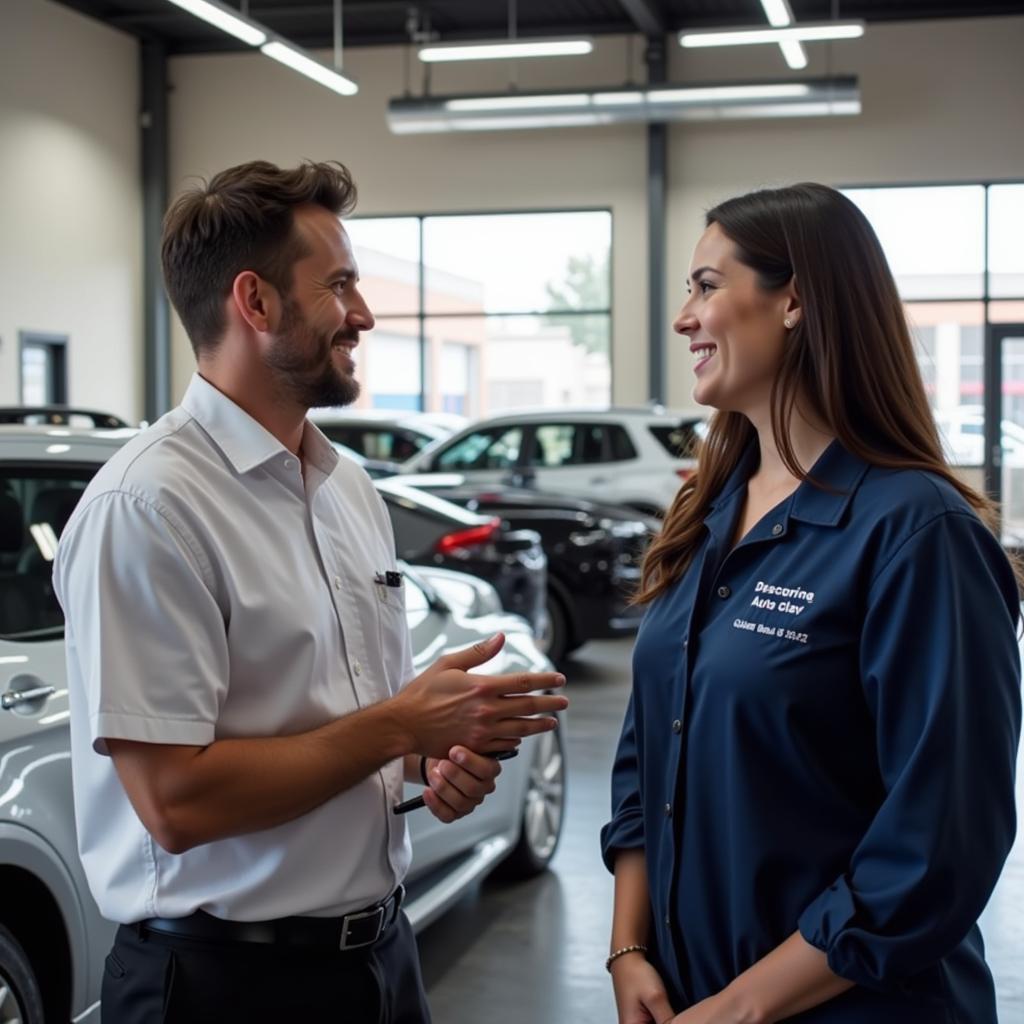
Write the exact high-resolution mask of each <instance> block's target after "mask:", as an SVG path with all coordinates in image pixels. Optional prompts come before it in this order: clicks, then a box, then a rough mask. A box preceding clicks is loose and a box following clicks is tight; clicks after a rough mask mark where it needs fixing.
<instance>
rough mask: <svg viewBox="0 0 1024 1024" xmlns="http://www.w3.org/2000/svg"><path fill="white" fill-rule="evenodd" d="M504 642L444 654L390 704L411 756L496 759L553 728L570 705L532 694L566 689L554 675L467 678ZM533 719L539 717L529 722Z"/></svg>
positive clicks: (496, 640) (497, 638)
mask: <svg viewBox="0 0 1024 1024" xmlns="http://www.w3.org/2000/svg"><path fill="white" fill-rule="evenodd" d="M504 642H505V638H504V636H502V634H500V633H499V634H497V635H496V636H493V637H491V638H490V639H489V640H484V641H482V642H481V643H477V644H473V646H472V647H468V648H466V650H464V651H458V652H456V653H455V654H447V655H445V656H444V657H443V658H441V659H439V660H438V661H436V662H434V664H433V665H431V666H430V668H428V669H427V670H426V671H425V672H423V673H421V674H420V675H418V676H417V677H416V678H415V679H414V680H413V681H412V682H411V683H409V684H408V686H406V687H405V689H403V690H402V691H401V692H400V693H399V694H398V695H397V696H395V697H393V698H392V699H391V701H390V702H389V703H390V706H391V707H392V709H393V711H394V712H396V715H395V718H396V721H397V722H398V723H399V724H400V726H401V728H402V729H403V730H404V732H405V734H406V744H405V746H406V749H407V750H408V751H409V752H410V753H412V752H416V753H422V754H426V755H427V756H430V757H435V758H440V759H444V758H447V757H448V753H449V751H450V750H451V749H452V748H453V747H456V746H464V747H466V748H468V749H469V750H473V751H476V753H478V754H496V753H498V752H499V751H502V750H514V749H515V748H516V747H518V746H519V743H520V741H521V740H522V739H523V737H524V736H536V735H537V734H538V733H542V732H549V731H550V730H551V729H554V728H556V727H557V725H558V723H557V721H556V720H555V719H554V718H551V717H550V715H551V713H552V712H554V711H562V710H563V709H564V708H566V707H568V705H569V702H568V701H567V700H566V699H565V697H556V696H551V695H548V694H534V693H532V691H534V690H548V689H554V688H556V687H559V686H564V685H565V676H563V675H560V674H559V673H557V672H518V673H514V674H512V675H502V676H485V675H476V674H471V673H470V671H469V670H470V669H471V668H476V667H477V666H479V665H483V664H484V663H485V662H488V661H490V660H491V658H493V657H494V656H495V655H496V654H497V653H498V651H500V650H501V648H502V645H503V644H504ZM535 715H540V716H542V717H539V718H535V717H532V716H535ZM478 802H479V801H478Z"/></svg>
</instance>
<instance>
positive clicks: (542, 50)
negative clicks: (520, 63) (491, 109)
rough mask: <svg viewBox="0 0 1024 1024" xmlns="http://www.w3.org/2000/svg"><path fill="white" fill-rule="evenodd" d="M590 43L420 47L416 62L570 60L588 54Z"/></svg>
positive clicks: (518, 41)
mask: <svg viewBox="0 0 1024 1024" xmlns="http://www.w3.org/2000/svg"><path fill="white" fill-rule="evenodd" d="M593 49H594V44H593V42H592V41H591V40H590V39H509V40H506V41H504V42H500V43H451V44H445V45H443V46H424V47H422V48H421V49H420V51H419V58H420V60H422V61H423V62H424V63H427V64H438V63H441V62H443V61H457V60H505V59H508V58H519V57H574V56H578V55H580V54H585V53H590V52H591V51H592V50H593Z"/></svg>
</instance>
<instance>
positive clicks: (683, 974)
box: [601, 442, 1021, 1024]
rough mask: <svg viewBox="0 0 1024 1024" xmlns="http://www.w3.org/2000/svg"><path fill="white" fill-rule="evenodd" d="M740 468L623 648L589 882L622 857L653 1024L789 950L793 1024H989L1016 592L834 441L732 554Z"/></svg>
mask: <svg viewBox="0 0 1024 1024" xmlns="http://www.w3.org/2000/svg"><path fill="white" fill-rule="evenodd" d="M758 457H759V456H758V450H757V446H756V444H754V445H752V446H751V447H750V448H749V449H748V450H747V452H746V453H745V455H744V457H743V459H742V460H741V463H740V465H739V466H738V467H737V469H736V471H735V472H734V473H733V474H732V476H731V478H730V480H729V482H728V483H727V484H726V486H725V487H724V488H723V490H722V492H721V494H720V496H719V497H718V498H717V499H716V501H715V502H714V504H713V506H712V508H711V510H710V512H709V514H708V515H707V517H706V519H705V527H706V535H705V537H704V540H703V542H702V544H701V546H700V548H699V549H698V551H697V553H696V555H695V557H694V559H693V561H692V563H691V565H690V567H689V569H688V570H687V571H686V573H685V574H684V575H683V577H682V578H681V579H680V580H679V582H678V583H677V584H675V586H674V587H673V588H672V589H671V590H670V591H668V592H667V593H666V594H664V595H662V596H661V597H660V598H658V599H657V600H655V601H653V602H652V603H651V605H650V607H649V608H648V610H647V614H646V616H645V617H644V620H643V623H642V625H641V628H640V632H639V634H638V636H637V641H636V648H635V652H634V657H633V673H634V681H633V693H632V697H631V700H630V704H629V708H628V710H627V713H626V719H625V723H624V725H623V730H622V737H621V739H620V742H619V748H618V753H617V755H616V761H615V767H614V773H613V779H612V813H613V817H612V820H611V822H609V824H608V825H606V826H605V828H604V830H603V831H602V835H601V840H602V851H603V854H604V858H605V863H606V864H607V865H608V867H609V868H610V869H613V867H614V859H615V854H616V851H618V850H621V849H635V848H643V849H644V851H645V854H646V860H647V872H648V879H649V885H650V897H651V909H652V935H651V938H650V942H651V944H652V950H651V954H650V955H651V958H652V961H653V962H654V964H655V966H656V967H657V968H658V969H659V971H660V972H661V974H662V977H663V979H664V980H665V983H666V985H667V987H668V991H669V996H670V999H671V1000H672V1002H673V1006H674V1007H675V1009H676V1010H677V1011H680V1010H682V1009H685V1008H686V1007H687V1006H689V1005H691V1004H692V1003H695V1002H698V1001H700V1000H701V999H704V998H706V997H708V996H711V995H713V994H715V993H716V992H719V991H721V990H722V989H723V988H725V987H726V986H727V985H728V984H729V983H730V982H731V981H732V980H733V979H734V978H735V977H736V976H737V975H738V974H740V973H742V972H743V971H745V970H746V969H747V968H748V967H750V966H751V965H752V964H753V963H755V962H756V961H757V960H759V959H760V958H762V957H763V956H765V955H766V954H767V953H768V952H770V951H771V950H772V949H774V948H775V947H776V946H778V945H779V944H780V943H781V942H783V941H784V940H785V939H786V938H788V937H789V936H790V935H792V933H793V932H794V931H796V930H799V931H800V933H801V934H802V935H803V937H804V938H805V939H806V940H807V941H808V942H809V943H811V944H812V945H814V946H816V947H818V948H819V949H821V950H823V951H824V952H825V953H826V954H827V957H828V964H829V967H830V968H831V969H832V970H833V971H834V972H835V973H836V974H838V975H840V976H842V977H844V978H847V979H849V980H850V981H853V982H855V983H856V986H857V987H855V988H853V989H851V990H850V991H848V992H846V993H844V994H843V995H841V996H839V997H837V998H836V999H833V1000H830V1001H829V1002H826V1003H823V1004H821V1005H820V1006H818V1007H816V1008H814V1009H812V1010H809V1011H807V1012H805V1013H803V1014H800V1015H799V1016H797V1017H793V1018H791V1019H792V1020H794V1021H800V1022H801V1024H812V1022H813V1024H864V1022H866V1021H871V1022H872V1024H890V1022H891V1024H897V1022H898V1024H925V1022H927V1024H937V1022H950V1024H951V1022H964V1024H968V1022H969V1024H995V1021H996V1009H995V998H994V993H993V986H992V979H991V975H990V974H989V971H988V968H987V966H986V965H985V962H984V958H983V953H982V945H981V936H980V934H979V932H978V927H977V923H976V922H977V919H978V916H979V915H980V914H981V911H982V910H983V909H984V906H985V903H986V901H987V900H988V897H989V895H990V894H991V892H992V889H993V887H994V886H995V883H996V880H997V878H998V875H999V872H1000V869H1001V867H1002V865H1003V862H1004V860H1005V858H1006V856H1007V854H1008V852H1009V850H1010V846H1011V844H1012V841H1013V836H1014V831H1015V811H1014V791H1013V774H1014V763H1015V756H1016V748H1017V743H1018V740H1019V734H1020V715H1021V704H1020V665H1019V658H1018V651H1017V642H1016V635H1015V628H1016V623H1017V618H1018V612H1019V603H1018V595H1017V586H1016V583H1015V580H1014V576H1013V572H1012V570H1011V567H1010V565H1009V563H1008V561H1007V559H1006V557H1005V555H1004V554H1003V552H1002V550H1001V548H1000V546H999V543H998V542H997V540H996V539H995V538H994V537H993V535H992V534H991V532H990V531H989V530H988V529H987V528H986V527H985V525H984V524H983V523H982V522H981V521H980V520H979V519H978V517H977V516H976V515H975V514H974V512H973V511H972V510H971V508H970V506H969V505H968V504H967V502H966V501H964V499H963V498H962V497H961V495H960V494H959V493H958V492H957V491H956V489H955V488H953V487H951V486H950V485H949V484H948V483H946V482H945V481H943V480H942V479H941V478H939V477H936V476H933V475H930V474H927V473H923V472H917V471H900V470H886V469H881V468H878V467H874V466H869V465H868V464H866V463H865V462H863V461H862V460H860V459H858V458H855V457H854V456H853V455H852V454H850V453H849V452H847V451H846V449H844V448H843V447H842V446H841V445H840V444H839V443H838V442H833V443H832V444H831V445H830V446H829V448H828V449H827V450H826V451H825V453H824V454H823V455H822V457H821V458H820V459H819V460H818V462H817V463H816V464H815V466H814V467H813V470H812V474H813V476H814V478H815V480H817V481H818V482H819V483H821V484H824V485H825V487H826V488H828V489H821V488H818V487H815V486H814V485H813V484H812V483H810V482H808V481H805V482H804V483H802V484H801V485H800V486H799V487H798V488H797V490H796V491H795V492H794V493H793V494H792V495H791V496H790V497H789V498H787V499H786V500H785V501H783V502H782V503H781V504H779V505H778V506H776V508H774V509H773V510H772V511H771V512H769V513H768V515H766V516H765V517H764V518H763V519H762V520H761V521H760V522H759V523H758V524H757V525H756V526H755V527H754V528H753V529H752V530H751V531H750V532H749V533H748V534H747V535H746V536H745V537H744V538H743V540H742V541H741V542H740V543H739V544H738V545H737V546H736V547H735V548H734V549H733V550H731V551H730V545H731V542H732V538H733V537H734V535H735V531H736V528H737V524H738V521H739V515H740V512H741V510H742V507H743V503H744V499H745V496H746V481H747V479H748V478H749V476H750V475H751V473H752V472H753V471H754V469H755V468H756V466H757V462H758Z"/></svg>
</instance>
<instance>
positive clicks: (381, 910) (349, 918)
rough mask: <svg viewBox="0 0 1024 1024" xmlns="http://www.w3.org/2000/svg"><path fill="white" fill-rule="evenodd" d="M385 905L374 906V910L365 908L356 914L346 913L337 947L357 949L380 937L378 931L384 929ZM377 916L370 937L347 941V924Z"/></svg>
mask: <svg viewBox="0 0 1024 1024" xmlns="http://www.w3.org/2000/svg"><path fill="white" fill-rule="evenodd" d="M386 912H387V911H386V908H385V907H376V908H375V909H374V910H365V911H363V912H362V913H357V914H346V915H345V919H344V921H343V923H342V925H341V941H340V942H339V943H338V948H339V949H359V948H360V947H361V946H369V945H371V944H372V943H374V942H376V941H377V940H378V939H379V938H380V933H381V932H382V931H383V930H384V921H385V914H386ZM370 917H375V918H377V931H376V933H375V934H374V936H373V938H372V939H365V940H364V941H362V942H353V943H351V944H350V943H349V941H348V930H349V926H350V925H351V924H353V923H354V922H356V921H365V920H366V919H367V918H370Z"/></svg>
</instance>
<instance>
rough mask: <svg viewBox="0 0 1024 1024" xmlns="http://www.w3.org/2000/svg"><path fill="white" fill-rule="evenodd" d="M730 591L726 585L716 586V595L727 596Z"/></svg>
mask: <svg viewBox="0 0 1024 1024" xmlns="http://www.w3.org/2000/svg"><path fill="white" fill-rule="evenodd" d="M731 593H732V591H731V590H730V589H729V588H728V587H719V588H718V596H719V597H728V596H729V595H730V594H731Z"/></svg>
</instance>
